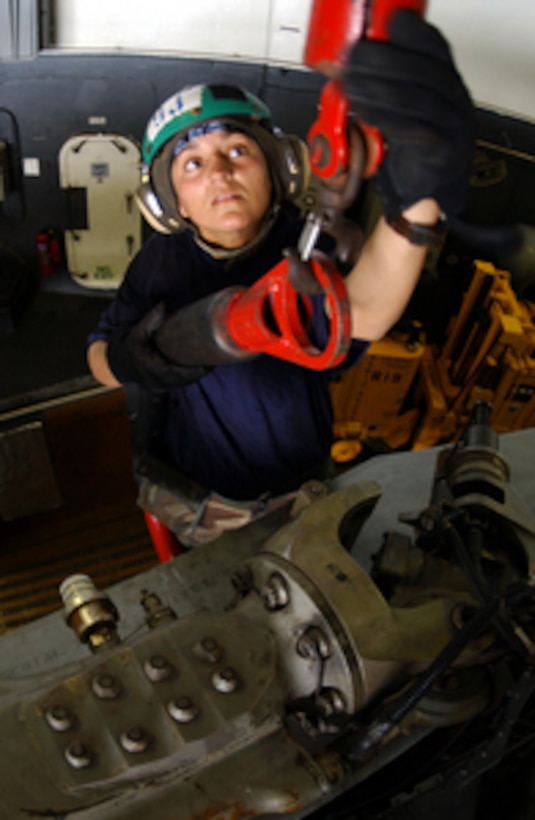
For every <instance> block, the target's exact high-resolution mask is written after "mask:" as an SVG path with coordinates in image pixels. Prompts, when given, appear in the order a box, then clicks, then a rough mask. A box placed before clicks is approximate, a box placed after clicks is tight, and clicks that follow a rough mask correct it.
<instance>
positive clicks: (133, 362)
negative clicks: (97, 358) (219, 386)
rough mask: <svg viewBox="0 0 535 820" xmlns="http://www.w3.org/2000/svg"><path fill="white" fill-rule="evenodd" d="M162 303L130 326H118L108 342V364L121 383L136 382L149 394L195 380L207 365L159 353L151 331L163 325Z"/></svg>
mask: <svg viewBox="0 0 535 820" xmlns="http://www.w3.org/2000/svg"><path fill="white" fill-rule="evenodd" d="M164 319H165V309H164V305H163V304H162V303H160V304H158V305H156V307H154V308H152V310H150V311H149V312H148V313H147V314H146V315H145V316H144V317H143V319H141V321H140V322H138V324H137V325H134V327H120V328H117V330H116V331H115V332H114V333H113V334H112V337H111V339H110V341H109V344H108V364H109V366H110V368H111V371H112V373H113V375H114V376H115V378H116V379H117V380H118V381H120V382H121V383H122V384H128V383H133V384H140V385H141V386H142V387H145V388H146V389H147V390H150V391H151V392H153V393H164V392H166V391H167V390H170V389H172V388H173V387H182V386H183V385H185V384H190V383H191V382H195V381H198V379H201V378H202V377H203V376H205V375H206V374H207V373H209V371H210V368H208V367H202V366H187V365H180V364H174V363H173V362H171V361H169V359H167V358H166V357H165V356H164V355H163V354H162V353H160V352H159V350H158V349H157V347H156V345H155V343H154V334H155V333H156V331H157V330H158V328H159V327H161V325H162V324H163V321H164Z"/></svg>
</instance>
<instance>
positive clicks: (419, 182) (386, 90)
mask: <svg viewBox="0 0 535 820" xmlns="http://www.w3.org/2000/svg"><path fill="white" fill-rule="evenodd" d="M343 88H344V93H345V94H346V96H347V98H348V100H349V101H350V103H351V105H352V111H353V113H354V114H355V115H356V117H357V119H360V120H361V121H363V122H364V123H367V124H368V125H372V126H374V127H376V128H378V129H379V130H380V132H381V134H382V137H383V140H384V141H385V143H386V154H385V158H384V160H383V162H382V163H381V165H380V167H379V170H378V172H377V187H378V194H379V198H380V201H381V205H382V208H383V212H384V214H385V216H386V218H387V220H388V222H393V221H394V220H395V219H396V218H397V217H398V216H399V215H400V213H401V212H402V211H404V210H405V209H406V208H408V207H409V206H410V205H413V204H414V203H415V202H418V201H419V200H421V199H424V198H427V197H431V198H433V199H435V200H437V202H438V203H439V205H440V207H441V209H442V211H443V212H444V213H445V214H446V215H454V214H456V213H458V212H459V211H460V209H461V207H462V205H463V201H464V197H465V195H466V191H467V187H468V179H469V175H470V169H471V164H472V155H473V149H474V136H475V113H474V108H473V105H472V101H471V99H470V95H469V93H468V91H467V90H466V88H465V86H464V83H463V81H462V79H461V77H460V76H459V74H458V72H457V70H456V68H455V65H454V63H453V59H452V56H451V53H450V49H449V46H448V44H447V42H446V41H445V39H444V38H443V37H442V35H441V34H440V32H439V31H438V30H437V29H436V28H434V27H433V26H431V25H429V24H428V23H426V22H425V20H423V19H422V17H420V15H418V14H417V13H416V12H414V11H410V10H407V9H403V10H400V11H397V12H396V13H395V14H393V15H392V19H391V21H390V26H389V41H388V42H386V41H379V40H361V41H359V42H357V43H356V44H355V46H354V47H353V49H352V51H351V53H350V56H349V60H348V66H347V70H346V74H345V78H344V80H343Z"/></svg>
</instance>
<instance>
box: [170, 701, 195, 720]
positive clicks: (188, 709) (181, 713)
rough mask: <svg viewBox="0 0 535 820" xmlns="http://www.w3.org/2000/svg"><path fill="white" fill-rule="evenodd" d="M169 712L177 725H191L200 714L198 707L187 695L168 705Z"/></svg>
mask: <svg viewBox="0 0 535 820" xmlns="http://www.w3.org/2000/svg"><path fill="white" fill-rule="evenodd" d="M167 711H168V712H169V714H170V715H171V717H172V718H173V720H176V722H177V723H191V721H192V720H195V718H196V717H197V715H198V714H199V709H198V707H197V706H196V705H195V704H194V703H193V701H192V700H191V698H189V697H188V696H187V695H179V696H178V697H177V698H175V699H174V700H172V701H170V702H169V703H168V704H167Z"/></svg>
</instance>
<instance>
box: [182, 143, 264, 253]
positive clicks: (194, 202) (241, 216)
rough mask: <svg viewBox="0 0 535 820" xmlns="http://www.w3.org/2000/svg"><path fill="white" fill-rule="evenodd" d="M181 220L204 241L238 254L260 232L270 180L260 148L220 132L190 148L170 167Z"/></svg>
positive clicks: (256, 144) (188, 144) (190, 144)
mask: <svg viewBox="0 0 535 820" xmlns="http://www.w3.org/2000/svg"><path fill="white" fill-rule="evenodd" d="M171 182H172V184H173V188H174V191H175V194H176V197H177V201H178V207H179V210H180V213H181V215H182V216H183V217H184V218H185V219H188V220H190V222H192V223H193V224H194V225H195V226H196V228H197V230H198V231H199V234H200V235H201V237H202V238H203V239H204V240H205V241H207V242H210V243H212V244H215V245H219V246H220V247H223V248H240V247H242V246H243V245H246V244H247V243H248V242H251V241H252V240H253V239H254V238H255V237H256V235H257V234H258V232H259V230H260V226H261V224H262V220H263V218H264V216H265V214H266V212H267V210H268V208H269V205H270V202H271V179H270V176H269V171H268V166H267V162H266V158H265V156H264V154H263V153H262V151H261V149H260V146H259V145H258V143H257V142H256V141H255V140H254V139H252V138H251V137H249V136H247V135H246V134H243V133H240V132H239V131H230V132H228V131H216V132H214V133H212V134H204V135H203V136H200V137H197V139H194V140H192V141H191V142H189V143H187V144H186V145H185V146H184V148H183V149H182V150H181V151H180V153H179V154H178V156H177V157H175V159H174V160H173V163H172V165H171Z"/></svg>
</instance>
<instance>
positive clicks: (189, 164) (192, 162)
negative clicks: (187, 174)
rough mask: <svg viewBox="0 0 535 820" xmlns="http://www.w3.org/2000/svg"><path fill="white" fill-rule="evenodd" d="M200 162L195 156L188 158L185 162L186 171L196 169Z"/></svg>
mask: <svg viewBox="0 0 535 820" xmlns="http://www.w3.org/2000/svg"><path fill="white" fill-rule="evenodd" d="M200 164H201V163H200V162H199V160H198V159H195V158H194V157H190V159H188V160H186V162H185V163H184V171H195V170H197V168H199V166H200Z"/></svg>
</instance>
